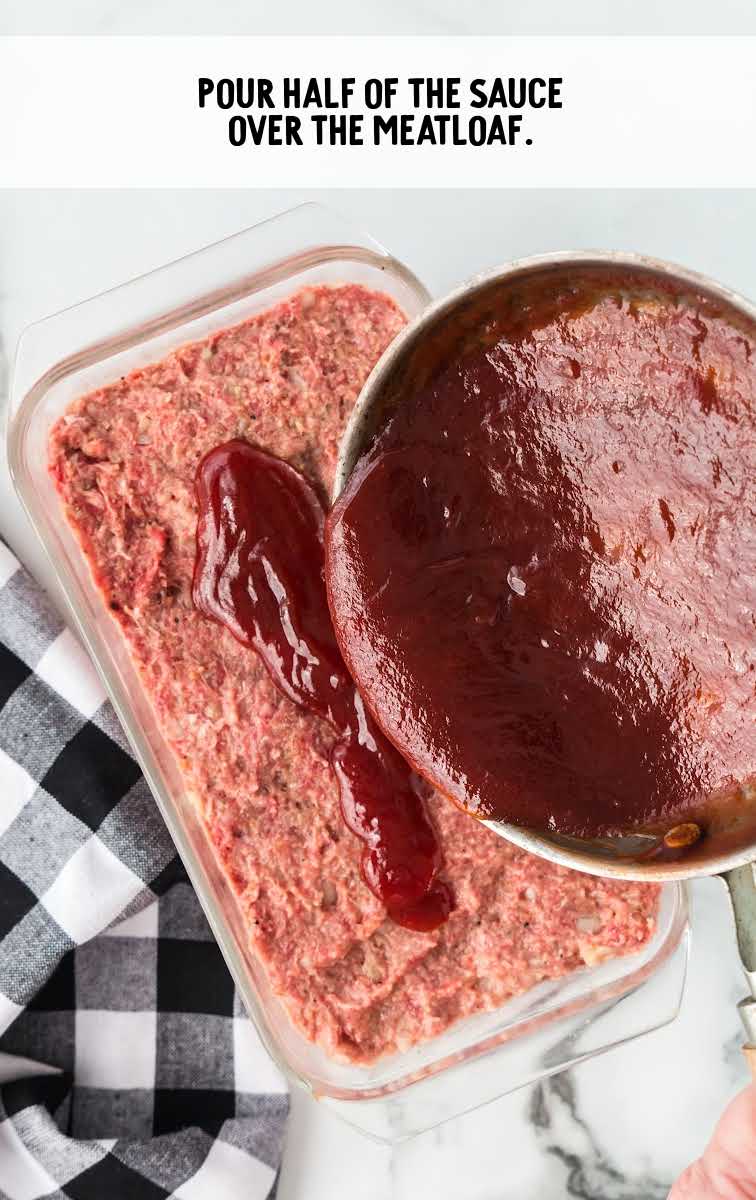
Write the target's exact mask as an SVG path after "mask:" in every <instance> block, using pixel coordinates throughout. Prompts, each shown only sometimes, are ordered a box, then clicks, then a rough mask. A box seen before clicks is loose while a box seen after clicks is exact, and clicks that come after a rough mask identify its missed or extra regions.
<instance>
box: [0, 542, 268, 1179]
mask: <svg viewBox="0 0 756 1200" xmlns="http://www.w3.org/2000/svg"><path fill="white" fill-rule="evenodd" d="M287 1111H288V1098H287V1095H286V1088H285V1084H284V1081H283V1079H282V1078H281V1076H280V1074H279V1073H278V1072H277V1071H276V1069H275V1067H274V1066H273V1064H272V1063H271V1061H270V1059H269V1058H268V1056H267V1054H266V1053H265V1050H264V1049H263V1047H262V1046H261V1044H260V1042H259V1039H258V1038H257V1035H256V1032H255V1030H254V1027H253V1026H252V1025H251V1023H250V1022H249V1020H248V1019H247V1018H246V1016H245V1015H244V1013H243V1010H242V1007H241V1004H240V1002H239V998H238V996H237V995H236V993H235V991H234V987H233V984H232V981H231V977H230V976H229V974H228V972H227V970H226V967H225V965H224V963H223V960H222V958H221V955H220V952H219V950H218V948H217V946H216V944H215V942H214V941H213V938H212V935H211V933H210V930H209V928H208V926H207V924H206V922H205V919H204V917H203V915H202V912H201V909H200V907H199V904H198V902H197V900H196V897H195V895H194V892H193V891H192V888H191V887H190V885H189V882H188V880H187V877H186V874H185V873H184V870H183V868H182V866H181V864H180V862H179V860H178V859H177V858H176V855H175V852H174V848H173V845H172V843H171V840H170V838H169V836H168V834H167V832H166V830H165V827H164V826H163V824H162V822H161V820H160V817H159V814H158V812H157V809H156V807H155V804H154V802H153V800H152V797H151V795H150V793H149V791H148V789H147V786H146V784H145V782H144V780H143V779H142V777H141V775H140V773H139V769H138V767H137V766H136V763H135V762H134V760H133V758H132V757H131V755H130V754H129V750H128V746H127V744H126V742H125V740H124V736H123V733H122V731H121V729H120V727H119V725H118V722H117V721H116V718H115V715H114V713H113V710H112V709H111V708H110V706H109V704H108V703H107V702H106V700H105V696H104V693H103V691H102V687H101V685H100V683H99V680H98V678H97V676H96V674H95V672H94V670H93V668H92V666H91V664H90V663H89V660H88V659H87V657H86V655H85V654H84V652H83V651H82V649H81V648H80V646H79V644H78V643H77V642H76V640H75V639H74V638H73V636H72V635H71V634H70V633H69V632H68V630H66V629H65V627H64V626H63V624H62V622H61V620H60V618H59V617H58V616H57V614H56V613H55V611H54V610H53V609H52V607H51V606H50V604H49V602H48V601H47V600H46V599H45V597H44V595H43V594H42V593H41V591H40V589H39V588H37V586H36V585H35V584H34V582H33V580H32V579H31V578H30V577H29V575H28V574H27V573H26V572H25V571H24V570H23V569H22V568H21V567H20V566H19V564H18V562H17V560H16V559H15V558H14V557H13V555H12V554H11V553H10V551H9V550H8V549H7V547H6V546H4V545H3V544H2V543H1V542H0V1197H2V1200H37V1198H42V1197H49V1198H50V1200H52V1198H55V1200H58V1198H62V1197H70V1198H71V1200H160V1198H166V1197H172V1196H173V1197H176V1198H177V1200H219V1198H221V1197H222V1198H223V1200H242V1198H243V1200H258V1198H259V1200H262V1198H263V1197H266V1196H269V1195H271V1194H272V1193H273V1191H274V1190H275V1181H276V1178H277V1171H278V1166H279V1163H280V1157H281V1147H282V1140H283V1132H284V1126H285V1121H286V1114H287Z"/></svg>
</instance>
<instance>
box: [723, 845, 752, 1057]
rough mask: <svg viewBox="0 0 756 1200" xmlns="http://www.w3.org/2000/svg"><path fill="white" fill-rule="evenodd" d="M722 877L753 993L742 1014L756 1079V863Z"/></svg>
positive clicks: (741, 1007) (742, 1005)
mask: <svg viewBox="0 0 756 1200" xmlns="http://www.w3.org/2000/svg"><path fill="white" fill-rule="evenodd" d="M722 878H723V879H724V881H725V883H726V884H727V889H728V891H729V894H730V901H731V903H732V911H733V915H734V917H735V930H736V932H737V935H738V950H739V951H740V961H741V962H742V964H743V970H744V971H745V975H746V979H747V980H748V985H749V987H750V991H751V994H750V996H746V998H745V1000H741V1002H740V1004H739V1005H738V1011H739V1012H740V1017H741V1020H742V1022H743V1028H744V1029H745V1031H746V1044H745V1046H744V1047H743V1053H744V1054H745V1056H746V1059H747V1060H748V1065H749V1067H750V1068H751V1074H752V1075H753V1077H754V1079H756V863H747V864H746V865H745V866H744V867H736V868H735V870H734V871H727V872H725V874H724V875H723V876H722Z"/></svg>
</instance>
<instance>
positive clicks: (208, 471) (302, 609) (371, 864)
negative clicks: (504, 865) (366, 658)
mask: <svg viewBox="0 0 756 1200" xmlns="http://www.w3.org/2000/svg"><path fill="white" fill-rule="evenodd" d="M196 491H197V500H198V504H199V521H198V525H197V558H196V563H195V570H194V581H193V600H194V604H195V606H196V607H197V608H198V609H199V610H200V612H202V613H203V614H204V615H205V616H207V617H211V618H212V619H213V620H215V621H218V622H219V623H220V624H222V625H224V626H226V628H227V629H229V630H230V631H231V633H232V634H233V635H234V637H235V638H237V640H238V641H239V642H241V643H242V645H244V646H246V647H248V648H249V649H251V650H253V651H254V652H255V653H256V654H258V655H259V657H260V659H261V661H262V662H263V664H264V666H265V668H266V669H267V671H268V674H269V675H270V676H271V678H272V680H273V682H274V683H275V684H276V686H277V687H278V688H279V689H280V690H281V692H283V694H284V695H285V696H287V697H288V699H289V700H291V701H293V702H294V703H295V704H299V705H301V706H302V707H304V708H306V709H307V710H308V711H310V712H312V713H314V714H315V715H316V716H317V717H319V718H321V720H323V721H327V722H328V724H329V725H330V726H331V728H332V729H333V730H334V732H335V734H336V742H335V745H334V747H333V750H332V755H331V765H332V768H333V771H334V773H335V775H336V778H337V780H338V785H339V794H340V800H341V810H342V814H343V817H344V821H345V823H346V824H347V826H348V827H349V829H350V830H351V831H352V833H354V834H355V835H356V836H357V837H358V838H359V839H360V840H361V841H362V843H363V851H362V872H363V877H364V879H365V882H366V883H367V885H368V887H369V888H370V889H371V891H372V892H373V893H374V894H375V895H376V896H377V897H378V898H379V899H380V900H381V901H382V902H383V904H385V906H386V909H387V911H388V914H389V916H390V917H391V918H392V920H394V921H395V922H397V924H400V925H404V926H406V927H407V928H409V929H415V930H430V929H434V928H436V927H437V926H438V925H440V924H441V923H442V922H443V921H445V920H446V918H447V916H448V915H449V912H450V911H451V908H452V897H451V893H450V891H449V888H448V887H447V885H446V884H445V883H444V882H443V881H442V880H441V879H440V878H439V869H440V866H441V859H440V853H439V848H438V845H437V842H436V837H435V833H434V830H433V827H432V825H431V823H430V821H429V819H428V817H427V815H426V812H425V808H424V803H423V797H422V789H423V786H424V785H423V784H422V782H421V781H420V780H419V779H418V778H417V776H415V775H414V773H413V772H412V770H411V769H410V768H409V766H408V765H407V763H406V762H405V761H404V759H403V758H402V757H401V755H400V754H399V753H398V752H397V751H396V750H395V749H394V747H393V746H392V745H391V744H390V742H388V741H387V740H386V738H385V737H384V736H383V734H382V733H381V732H380V730H379V729H378V727H377V726H376V724H375V722H374V721H373V719H372V717H371V716H370V715H369V714H368V713H367V712H366V711H365V708H364V706H363V704H362V700H361V698H360V695H359V692H358V691H357V689H356V688H355V685H354V682H353V681H352V678H351V676H350V675H349V672H348V671H347V669H346V667H345V665H344V661H343V659H342V657H341V653H340V651H339V648H338V646H337V644H336V639H335V636H334V632H333V627H332V625H331V618H330V615H329V612H328V603H327V598H326V591H325V581H324V549H323V527H324V522H325V512H324V509H323V506H322V504H321V503H320V499H319V497H318V495H317V494H316V492H315V490H314V489H313V488H312V487H311V485H310V484H309V483H308V482H307V480H306V479H305V478H304V477H303V476H302V475H300V474H299V472H298V471H296V470H295V469H294V468H293V467H291V466H289V464H288V463H286V462H283V461H282V460H281V459H279V458H276V457H274V456H273V455H271V454H267V453H265V452H264V451H262V450H259V449H257V448H255V447H254V446H251V445H250V444H249V443H248V442H245V441H242V440H234V441H230V442H227V443H225V444H224V445H222V446H218V447H216V448H215V449H214V450H211V451H210V453H209V454H207V455H206V456H205V458H204V459H203V460H202V461H201V463H200V465H199V468H198V471H197V480H196Z"/></svg>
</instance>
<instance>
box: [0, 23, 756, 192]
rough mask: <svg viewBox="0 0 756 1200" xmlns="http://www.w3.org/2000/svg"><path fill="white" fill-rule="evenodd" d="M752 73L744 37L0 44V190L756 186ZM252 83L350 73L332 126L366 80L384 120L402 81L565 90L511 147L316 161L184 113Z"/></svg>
mask: <svg viewBox="0 0 756 1200" xmlns="http://www.w3.org/2000/svg"><path fill="white" fill-rule="evenodd" d="M754 61H756V38H754V39H753V41H751V40H750V39H748V38H743V37H730V38H727V37H716V38H699V37H687V38H676V39H675V40H674V42H671V41H670V40H669V39H668V38H665V37H659V38H634V37H625V38H570V37H565V38H498V39H497V38H492V37H466V38H433V37H418V38H391V37H385V38H378V37H370V38H347V37H344V38H338V37H335V38H318V39H317V40H314V41H313V40H312V39H308V38H302V37H291V38H270V39H264V38H253V37H247V38H244V37H226V38H223V37H218V38H213V37H203V38H196V37H181V38H159V39H155V38H132V37H120V38H91V37H82V38H71V37H69V38H65V39H58V38H44V37H43V38H39V37H37V38H28V39H25V38H17V39H14V38H9V39H5V40H4V42H2V43H0V112H2V113H6V114H7V113H13V120H12V121H11V122H10V123H8V124H7V125H6V132H5V135H4V142H3V153H2V158H0V183H4V185H5V186H13V187H25V186H26V187H71V186H74V187H153V186H157V187H165V186H178V187H208V186H213V187H219V186H241V187H259V186H260V185H261V184H265V183H267V182H269V181H271V180H275V181H276V183H277V184H278V185H284V186H296V187H302V186H341V187H352V186H354V184H355V183H356V182H359V183H360V185H362V186H372V187H389V188H395V187H417V186H431V187H447V186H449V185H450V183H463V184H464V186H466V187H494V186H495V187H528V186H530V187H532V186H536V187H557V186H573V187H602V186H612V187H630V186H634V187H649V186H650V187H660V186H682V187H703V186H707V185H709V184H710V183H711V182H712V181H713V180H716V182H717V184H718V186H721V187H748V186H756V155H754V154H753V153H752V152H750V153H749V152H747V148H748V147H750V148H752V147H753V146H755V145H756V71H754V69H753V64H754ZM260 75H262V76H263V77H268V78H270V79H271V80H273V81H274V83H276V84H278V81H279V80H280V78H281V77H282V76H284V75H286V76H290V77H293V76H299V77H302V78H304V79H307V78H309V77H310V76H316V77H317V78H319V79H324V78H326V77H331V78H337V77H339V76H345V75H346V76H354V77H356V80H357V92H356V95H355V97H354V100H353V101H352V103H351V105H350V108H349V110H348V111H349V112H360V111H364V105H363V104H362V97H361V93H362V90H363V85H364V81H365V80H366V79H368V78H370V77H374V76H380V77H383V76H394V77H397V78H398V79H399V80H400V81H401V82H402V86H401V87H400V94H399V96H398V98H397V101H396V104H395V105H394V107H393V109H392V110H384V111H386V112H389V111H392V112H409V111H410V107H409V99H410V95H411V93H410V91H409V88H407V87H406V84H404V81H406V79H407V78H408V77H412V76H418V75H422V76H432V77H450V76H458V77H461V79H462V89H461V94H462V95H463V96H465V97H466V96H467V94H468V92H467V85H468V84H469V81H470V80H471V79H473V78H483V79H486V80H488V81H491V80H493V79H495V78H496V76H497V75H504V76H508V75H511V76H515V77H518V78H519V77H521V76H522V77H526V78H527V77H534V76H535V77H539V76H540V77H549V76H552V77H559V78H563V80H564V82H563V85H562V88H561V93H562V99H563V105H564V107H563V108H560V109H553V110H549V109H536V110H534V111H532V112H530V111H528V110H523V114H522V115H523V131H522V134H521V135H520V140H519V141H518V142H517V144H516V145H512V146H501V145H492V146H485V147H472V146H469V145H463V146H456V145H445V146H441V145H438V146H432V145H427V144H424V145H422V146H397V147H394V146H391V145H390V144H386V143H384V142H382V143H381V144H380V145H378V146H373V145H370V144H369V143H368V142H367V141H366V144H365V145H364V146H355V147H351V146H347V147H331V146H320V147H319V146H317V145H316V144H315V143H314V139H312V138H309V137H307V138H306V140H305V144H304V145H303V146H301V147H297V146H267V145H262V146H259V147H254V146H252V145H246V146H242V147H233V146H231V145H230V144H229V141H228V135H227V129H228V116H229V114H228V112H224V111H221V110H218V109H214V108H205V109H202V110H200V109H199V108H198V103H197V97H198V84H197V80H198V78H199V77H200V76H207V77H210V78H213V79H218V78H223V77H229V78H232V79H235V78H236V77H241V78H246V77H250V76H251V77H256V76H260ZM276 92H278V88H276ZM281 111H283V110H281ZM307 111H308V112H310V111H313V110H307ZM342 111H346V110H339V113H340V112H342ZM429 111H436V110H429ZM486 111H487V112H488V113H489V115H490V114H491V113H495V112H500V113H502V112H503V113H504V115H505V116H506V114H507V113H508V112H509V111H510V110H507V109H504V110H502V109H491V110H486ZM250 112H251V113H252V115H257V113H256V112H255V110H250ZM241 115H242V116H245V112H244V111H242V113H241ZM461 115H462V117H463V118H464V116H465V112H464V110H463V112H462V114H461ZM305 116H307V113H306V114H305ZM416 122H417V118H416ZM527 137H532V140H533V144H532V145H531V146H528V145H526V144H525V138H527Z"/></svg>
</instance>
